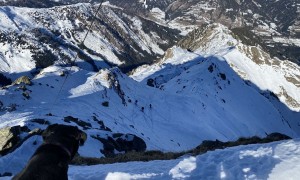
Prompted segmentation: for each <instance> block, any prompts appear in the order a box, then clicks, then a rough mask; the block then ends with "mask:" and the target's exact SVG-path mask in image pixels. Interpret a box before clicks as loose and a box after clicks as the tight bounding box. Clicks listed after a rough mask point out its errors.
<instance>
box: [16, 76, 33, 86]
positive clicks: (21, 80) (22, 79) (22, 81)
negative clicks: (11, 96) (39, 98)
mask: <svg viewBox="0 0 300 180" xmlns="http://www.w3.org/2000/svg"><path fill="white" fill-rule="evenodd" d="M20 84H26V85H31V81H30V78H29V77H28V76H21V77H20V78H18V79H17V80H15V81H14V82H13V85H20Z"/></svg>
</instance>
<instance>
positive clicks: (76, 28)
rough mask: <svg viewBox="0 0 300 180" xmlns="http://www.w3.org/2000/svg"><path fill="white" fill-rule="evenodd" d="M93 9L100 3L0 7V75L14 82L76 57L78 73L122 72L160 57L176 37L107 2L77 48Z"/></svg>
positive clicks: (171, 31) (175, 32) (174, 33)
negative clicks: (111, 69)
mask: <svg viewBox="0 0 300 180" xmlns="http://www.w3.org/2000/svg"><path fill="white" fill-rule="evenodd" d="M96 8H98V4H96V5H91V4H77V5H71V6H59V7H53V8H50V9H30V8H17V7H8V6H4V7H0V17H1V18H0V23H1V27H0V39H1V42H0V45H1V49H0V63H1V66H0V72H1V73H2V74H4V75H5V76H7V77H9V78H12V79H16V77H15V76H19V75H20V73H24V72H30V73H36V68H45V67H48V66H50V65H53V64H60V65H66V64H68V63H70V62H71V61H74V59H75V56H76V53H78V58H77V59H76V62H75V64H77V66H80V67H82V68H85V69H88V70H94V71H98V70H99V69H101V68H103V67H110V66H111V65H118V66H120V67H122V68H123V70H125V71H126V69H131V68H133V67H135V66H137V65H139V64H144V63H150V62H152V61H153V60H155V59H156V58H157V57H160V56H162V55H163V54H164V50H166V49H167V48H168V47H169V45H172V44H174V42H175V41H176V37H177V36H176V34H177V35H178V34H179V32H177V31H176V30H172V29H170V28H168V27H163V26H160V25H158V24H156V23H154V22H151V21H148V20H146V19H142V18H139V17H136V16H133V15H130V14H126V13H123V10H122V9H120V8H116V7H114V6H111V5H110V4H108V3H106V4H103V6H102V8H101V9H100V12H99V14H98V16H97V17H96V20H95V21H94V25H93V27H92V29H91V32H90V33H89V35H88V36H87V38H86V40H85V42H84V43H83V44H81V42H82V41H83V39H84V36H85V34H86V32H87V30H88V27H89V26H90V23H91V22H92V20H93V19H94V15H95V13H96V12H95V11H96ZM152 27H155V28H152ZM170 33H171V34H172V36H171V35H169V34H170ZM178 37H180V35H178ZM178 37H177V38H178ZM84 62H87V63H84ZM73 63H74V62H73ZM27 74H28V73H27ZM14 75H15V76H14Z"/></svg>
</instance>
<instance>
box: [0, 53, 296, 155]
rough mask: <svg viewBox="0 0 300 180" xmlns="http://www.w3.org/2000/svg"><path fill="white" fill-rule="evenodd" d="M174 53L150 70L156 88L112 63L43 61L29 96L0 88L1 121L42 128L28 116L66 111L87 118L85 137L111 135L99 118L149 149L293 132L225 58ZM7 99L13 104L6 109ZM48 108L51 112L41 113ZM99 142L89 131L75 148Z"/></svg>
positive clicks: (57, 118) (85, 151)
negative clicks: (91, 67)
mask: <svg viewBox="0 0 300 180" xmlns="http://www.w3.org/2000/svg"><path fill="white" fill-rule="evenodd" d="M174 53H177V54H176V56H174V57H173V58H170V59H168V60H167V61H166V62H167V63H166V64H163V65H162V68H161V69H160V71H157V72H155V73H154V74H153V75H152V77H159V78H158V79H157V83H158V84H159V85H160V87H161V88H160V89H159V88H154V87H149V86H147V85H146V83H145V82H144V81H142V82H137V81H135V80H133V79H131V78H129V77H127V76H126V75H125V74H122V73H121V72H120V70H118V69H117V68H113V69H110V70H101V71H100V72H99V73H91V72H89V71H86V70H82V69H80V68H78V67H74V68H73V69H72V70H71V71H70V70H69V69H67V68H61V67H57V66H53V67H49V68H46V69H45V70H43V71H42V72H41V73H40V74H39V75H37V76H36V77H35V79H33V81H32V82H33V85H32V86H27V90H25V92H26V93H28V94H29V96H30V98H29V99H26V98H25V97H24V96H23V91H22V90H20V89H18V88H17V87H18V86H16V85H15V86H10V87H8V89H2V90H0V94H1V98H0V99H1V102H2V103H3V107H2V112H0V113H1V118H0V122H1V127H5V126H13V125H17V124H19V125H27V126H28V127H30V129H33V128H35V127H42V128H45V127H46V125H40V124H36V123H34V122H32V120H33V119H45V120H48V121H49V122H51V123H66V124H69V123H67V122H65V121H63V119H64V117H66V116H70V115H71V116H73V117H75V118H79V119H80V120H82V121H85V122H88V123H90V124H91V127H89V128H87V129H86V130H85V131H86V132H87V133H88V134H89V137H91V136H92V135H94V136H96V135H99V136H101V137H106V136H107V134H111V133H110V132H107V131H103V130H100V129H99V124H98V123H97V121H95V120H94V118H93V117H97V118H98V119H100V120H102V121H103V122H104V124H105V126H107V127H109V128H110V129H111V130H112V132H113V133H131V134H135V135H137V136H139V137H141V138H142V139H143V140H144V141H145V142H146V144H147V149H148V150H153V149H154V150H155V149H157V150H162V151H182V150H187V149H191V148H193V147H195V146H197V145H198V144H200V143H201V142H202V141H203V140H215V139H219V140H222V141H228V140H235V139H237V138H239V137H241V136H246V137H249V136H253V135H258V136H265V134H269V133H272V132H280V133H283V134H286V135H289V136H291V137H298V135H299V134H297V133H295V132H294V130H292V129H291V128H290V127H289V125H288V122H287V121H286V120H285V119H283V118H282V116H281V114H280V113H279V111H278V110H277V109H276V108H275V107H274V106H273V104H272V103H271V102H270V101H269V100H267V99H266V98H265V97H264V96H262V95H261V94H260V93H259V92H257V91H256V90H255V89H253V88H252V87H250V86H248V85H247V84H246V83H245V82H244V81H243V80H242V79H241V78H240V77H239V76H238V75H237V74H236V73H235V72H234V71H233V70H232V69H231V68H230V66H229V65H228V64H227V63H226V62H225V61H224V59H223V58H221V57H214V56H212V57H206V58H204V57H201V56H198V55H195V54H194V53H190V52H187V51H185V50H182V49H180V48H178V49H175V50H174ZM62 71H65V72H68V73H70V75H69V78H68V79H67V81H66V83H65V85H64V87H63V89H62V91H61V92H60V94H59V96H58V97H57V94H58V91H59V89H60V87H61V84H62V83H63V81H64V77H61V76H60V74H61V72H62ZM103 102H108V103H109V105H108V107H106V106H103V105H101V104H102V103H103ZM12 104H16V111H12V112H7V111H6V110H5V109H8V107H9V106H11V105H12ZM66 107H67V108H66ZM83 108H84V113H82V110H81V109H83ZM49 113H51V114H52V115H53V116H47V114H49ZM12 119H13V120H12ZM71 124H73V125H76V124H74V123H71ZM95 144H98V145H96V147H95ZM101 144H102V143H100V142H97V141H96V140H95V139H93V138H89V140H88V142H87V144H86V146H84V147H83V148H82V150H81V151H80V154H81V155H83V156H96V157H98V156H102V154H101V153H100V151H99V148H100V149H101V146H102V145H101ZM91 147H95V149H93V150H91Z"/></svg>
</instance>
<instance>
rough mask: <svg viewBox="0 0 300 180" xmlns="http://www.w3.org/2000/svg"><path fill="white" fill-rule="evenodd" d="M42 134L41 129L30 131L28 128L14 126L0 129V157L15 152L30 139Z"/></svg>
mask: <svg viewBox="0 0 300 180" xmlns="http://www.w3.org/2000/svg"><path fill="white" fill-rule="evenodd" d="M21 134H22V137H21ZM40 134H41V130H40V129H34V130H32V131H30V129H28V127H27V126H23V127H21V126H13V127H6V128H3V129H0V155H1V156H4V155H6V154H8V153H10V152H12V151H14V150H15V149H17V148H18V147H20V146H21V145H22V144H23V142H25V141H26V140H27V139H29V138H30V137H32V136H34V135H40Z"/></svg>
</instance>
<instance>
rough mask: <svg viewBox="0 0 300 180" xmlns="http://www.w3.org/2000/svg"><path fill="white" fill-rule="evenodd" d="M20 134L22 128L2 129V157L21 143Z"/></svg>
mask: <svg viewBox="0 0 300 180" xmlns="http://www.w3.org/2000/svg"><path fill="white" fill-rule="evenodd" d="M20 133H21V128H20V126H14V127H7V128H4V129H0V155H5V154H6V153H7V152H8V151H9V150H10V149H12V148H13V147H14V146H15V145H16V144H17V143H18V142H19V141H20V138H19V135H20Z"/></svg>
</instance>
